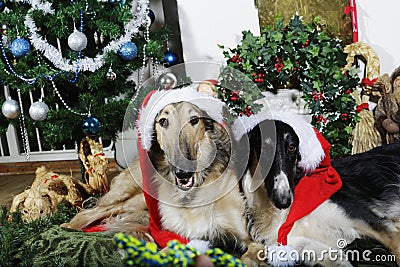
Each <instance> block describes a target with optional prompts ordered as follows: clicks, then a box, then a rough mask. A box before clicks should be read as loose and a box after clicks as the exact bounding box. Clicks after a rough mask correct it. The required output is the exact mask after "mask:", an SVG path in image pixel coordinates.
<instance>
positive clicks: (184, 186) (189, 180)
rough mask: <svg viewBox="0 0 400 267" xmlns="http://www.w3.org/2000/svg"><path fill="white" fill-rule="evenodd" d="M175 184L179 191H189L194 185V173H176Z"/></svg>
mask: <svg viewBox="0 0 400 267" xmlns="http://www.w3.org/2000/svg"><path fill="white" fill-rule="evenodd" d="M175 183H176V186H178V188H179V189H181V190H183V191H187V190H189V189H190V188H192V187H193V185H194V172H185V171H179V172H175Z"/></svg>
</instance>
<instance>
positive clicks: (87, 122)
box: [0, 0, 172, 149]
mask: <svg viewBox="0 0 400 267" xmlns="http://www.w3.org/2000/svg"><path fill="white" fill-rule="evenodd" d="M154 19H155V15H154V13H153V11H152V10H151V9H150V8H149V1H148V0H136V1H130V0H120V1H118V0H85V1H83V0H70V1H66V0H53V1H43V0H25V1H21V0H20V1H6V0H1V1H0V22H1V27H2V29H1V31H2V35H1V37H2V42H1V43H0V48H1V52H2V53H1V61H0V69H1V71H0V82H1V83H2V85H3V86H4V88H5V94H1V96H0V103H3V105H2V113H3V115H4V116H1V115H0V132H3V133H4V132H5V131H6V130H7V127H8V124H9V123H12V124H14V125H15V126H16V128H17V129H18V130H19V131H20V133H21V135H22V137H23V138H22V139H23V140H26V139H27V138H32V136H33V135H35V134H36V129H38V131H39V132H40V135H41V137H42V140H44V142H43V147H44V149H59V148H60V147H62V145H67V146H69V147H71V146H73V145H74V143H75V142H79V141H80V140H81V139H82V137H83V136H84V135H85V134H86V135H97V136H100V137H105V138H108V139H111V140H112V139H115V138H116V137H117V134H118V132H119V131H121V128H122V124H123V118H124V114H125V111H126V108H127V106H128V104H129V101H130V99H131V98H132V96H133V95H134V93H135V90H136V88H137V84H136V83H135V82H134V81H133V79H131V78H130V76H131V75H132V73H134V72H135V71H138V72H139V76H140V73H142V71H141V70H142V69H144V68H145V67H146V65H147V64H148V63H149V62H154V63H155V64H157V63H160V62H162V61H163V60H164V57H165V50H166V44H167V39H168V31H167V29H166V28H165V27H164V28H161V29H158V30H153V29H151V25H152V23H153V21H154ZM150 29H151V30H150ZM170 63H172V62H170ZM154 66H157V65H154ZM32 143H34V142H32ZM33 145H34V144H33Z"/></svg>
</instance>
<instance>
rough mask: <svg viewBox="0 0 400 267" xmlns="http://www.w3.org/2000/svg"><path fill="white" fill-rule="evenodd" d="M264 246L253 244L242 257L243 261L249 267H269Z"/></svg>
mask: <svg viewBox="0 0 400 267" xmlns="http://www.w3.org/2000/svg"><path fill="white" fill-rule="evenodd" d="M265 259H266V256H265V250H264V245H262V244H258V243H251V244H250V245H248V247H247V251H246V252H245V253H244V254H243V255H242V257H241V261H242V262H243V264H245V265H246V266H248V267H258V266H269V265H268V263H267V262H266V261H264V260H265Z"/></svg>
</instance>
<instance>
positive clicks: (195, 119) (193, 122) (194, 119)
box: [190, 116, 200, 126]
mask: <svg viewBox="0 0 400 267" xmlns="http://www.w3.org/2000/svg"><path fill="white" fill-rule="evenodd" d="M199 120H200V119H199V117H197V116H192V117H190V124H191V125H192V126H194V125H196V124H198V123H199Z"/></svg>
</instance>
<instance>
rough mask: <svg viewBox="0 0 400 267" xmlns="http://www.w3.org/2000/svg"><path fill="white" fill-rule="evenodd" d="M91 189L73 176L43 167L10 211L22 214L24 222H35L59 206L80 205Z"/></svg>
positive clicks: (18, 196)
mask: <svg viewBox="0 0 400 267" xmlns="http://www.w3.org/2000/svg"><path fill="white" fill-rule="evenodd" d="M89 192H90V189H89V188H87V187H86V185H85V184H83V183H81V182H80V181H78V180H76V179H74V178H73V177H72V176H68V175H62V174H56V173H54V172H52V171H50V170H47V169H46V167H44V166H42V167H39V168H38V169H37V170H36V178H35V180H34V181H33V183H32V185H31V187H30V188H28V189H26V190H25V191H24V192H22V193H20V194H19V195H17V196H15V197H14V199H13V202H12V204H11V208H10V211H11V212H16V211H17V210H19V211H20V212H21V216H22V219H23V220H24V221H27V222H29V221H33V220H36V219H38V218H40V217H43V216H45V215H47V214H50V213H52V212H54V211H55V210H56V208H57V205H58V204H60V203H67V204H70V205H73V206H76V205H78V204H80V203H81V202H82V201H83V200H84V196H85V195H88V194H89Z"/></svg>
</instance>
